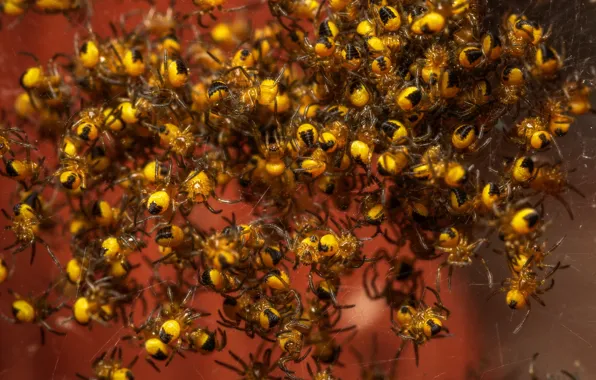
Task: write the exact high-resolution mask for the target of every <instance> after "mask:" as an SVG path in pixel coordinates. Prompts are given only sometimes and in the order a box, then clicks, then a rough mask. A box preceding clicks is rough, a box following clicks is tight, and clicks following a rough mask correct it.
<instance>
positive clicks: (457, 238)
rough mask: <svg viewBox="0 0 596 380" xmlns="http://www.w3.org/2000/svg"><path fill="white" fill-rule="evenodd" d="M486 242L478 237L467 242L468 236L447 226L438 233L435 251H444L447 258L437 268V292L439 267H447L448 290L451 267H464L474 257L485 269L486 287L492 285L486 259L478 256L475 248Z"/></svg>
mask: <svg viewBox="0 0 596 380" xmlns="http://www.w3.org/2000/svg"><path fill="white" fill-rule="evenodd" d="M485 243H488V240H487V239H478V240H476V241H475V242H473V243H469V239H468V236H466V235H464V234H462V233H460V231H458V230H457V229H456V228H454V227H449V228H446V229H444V230H443V231H442V232H441V234H440V235H439V244H438V246H437V247H436V249H437V251H439V252H442V253H446V254H447V259H445V261H444V262H442V263H441V264H440V265H439V267H438V268H437V282H436V287H437V292H440V291H441V290H440V284H441V269H443V268H445V267H449V276H448V278H447V284H448V287H449V291H451V277H452V275H453V269H454V268H455V267H464V266H468V265H470V264H472V258H476V259H478V260H480V261H481V262H482V265H484V268H485V269H486V273H487V277H488V287H489V288H492V286H493V276H492V274H491V272H490V269H489V268H488V265H487V264H486V261H485V260H484V259H483V258H482V257H480V256H479V255H478V254H477V253H476V250H477V249H478V248H479V247H480V246H481V245H482V244H485Z"/></svg>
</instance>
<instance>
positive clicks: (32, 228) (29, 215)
mask: <svg viewBox="0 0 596 380" xmlns="http://www.w3.org/2000/svg"><path fill="white" fill-rule="evenodd" d="M13 212H14V216H13V217H11V216H9V215H8V213H7V212H6V211H5V210H4V209H2V213H3V214H4V216H5V217H6V219H8V220H10V221H11V225H9V226H6V227H4V229H5V230H10V231H12V232H13V233H14V234H15V238H16V240H15V242H14V243H13V244H11V245H9V246H8V247H6V248H5V249H6V250H10V251H11V252H12V254H13V255H14V254H17V253H19V252H22V251H24V250H25V249H27V248H29V247H31V263H33V260H34V259H35V252H36V243H40V244H41V245H43V246H45V248H46V250H47V251H48V254H49V255H50V257H51V258H52V261H54V264H56V266H57V267H58V268H59V269H60V271H62V270H63V269H62V265H61V264H60V261H59V260H58V258H57V257H56V256H55V255H54V252H52V249H51V248H50V246H49V244H48V243H46V241H45V240H43V239H42V238H41V237H40V236H39V228H40V223H41V221H40V217H39V215H38V213H37V212H36V211H35V210H34V209H33V208H32V207H31V206H29V205H28V204H26V203H17V204H16V205H15V206H14V207H13Z"/></svg>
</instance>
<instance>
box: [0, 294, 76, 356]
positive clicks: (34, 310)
mask: <svg viewBox="0 0 596 380" xmlns="http://www.w3.org/2000/svg"><path fill="white" fill-rule="evenodd" d="M51 290H52V286H51V285H50V286H49V287H48V288H47V289H46V291H45V292H43V293H42V294H41V295H40V296H37V297H33V296H31V295H29V296H28V297H22V296H20V295H19V294H18V293H16V292H14V291H13V290H12V289H8V292H9V293H10V294H11V295H12V296H13V297H14V299H15V300H14V301H13V302H12V315H13V316H14V318H10V317H7V316H6V315H4V314H1V313H0V317H1V318H3V319H4V320H6V321H8V322H10V323H14V324H17V323H33V324H36V325H38V326H39V332H40V334H41V344H42V346H43V345H44V344H45V331H46V330H47V331H49V332H51V333H52V334H56V335H59V336H64V335H66V333H65V332H61V331H58V330H55V329H54V328H53V327H52V326H50V325H49V324H48V322H46V320H47V319H48V318H49V317H50V316H51V315H52V314H54V313H56V312H57V311H59V310H60V309H62V308H63V307H64V305H65V304H64V303H63V302H62V303H60V304H58V305H57V306H52V305H51V304H50V303H49V302H48V297H49V295H50V292H51Z"/></svg>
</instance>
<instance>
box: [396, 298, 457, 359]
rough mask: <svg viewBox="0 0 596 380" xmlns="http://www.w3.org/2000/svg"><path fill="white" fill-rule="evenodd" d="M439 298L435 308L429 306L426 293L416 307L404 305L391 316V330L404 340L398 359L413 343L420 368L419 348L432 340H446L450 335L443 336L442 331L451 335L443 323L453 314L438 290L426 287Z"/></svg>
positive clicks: (397, 355)
mask: <svg viewBox="0 0 596 380" xmlns="http://www.w3.org/2000/svg"><path fill="white" fill-rule="evenodd" d="M426 289H428V290H429V291H431V292H432V293H433V294H434V295H435V297H436V298H437V302H435V303H434V305H433V306H430V307H429V306H427V305H426V303H424V291H423V292H422V295H421V296H420V300H419V301H416V304H417V305H416V307H413V306H410V305H407V304H404V305H402V306H401V307H400V308H399V309H398V310H397V312H396V313H395V318H396V319H397V321H396V320H395V319H394V318H393V317H394V316H393V313H392V314H391V323H392V325H393V326H391V330H393V332H394V333H395V334H396V335H399V337H400V338H402V343H401V346H400V347H399V350H398V351H397V353H396V354H395V358H396V359H397V358H398V357H399V355H400V354H401V352H402V351H403V349H404V347H405V345H406V343H407V342H408V341H412V343H413V344H414V356H415V357H416V366H418V362H419V355H418V347H419V346H421V345H422V344H424V343H426V342H427V341H429V340H431V339H436V338H445V337H447V336H448V335H441V334H440V333H441V331H445V332H447V333H449V330H448V329H447V327H445V326H444V325H443V321H445V320H447V318H448V317H449V314H450V313H451V312H450V311H449V310H448V309H447V308H446V307H445V306H443V303H442V302H441V297H440V296H439V293H437V291H436V290H434V289H432V288H429V287H426Z"/></svg>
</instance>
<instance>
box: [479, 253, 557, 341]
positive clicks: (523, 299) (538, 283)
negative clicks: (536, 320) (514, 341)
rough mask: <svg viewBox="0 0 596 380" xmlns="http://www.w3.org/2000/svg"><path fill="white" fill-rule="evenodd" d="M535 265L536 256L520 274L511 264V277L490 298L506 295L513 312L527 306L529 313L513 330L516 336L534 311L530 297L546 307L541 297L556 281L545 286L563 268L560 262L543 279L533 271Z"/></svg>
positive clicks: (530, 259) (552, 280)
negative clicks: (499, 294)
mask: <svg viewBox="0 0 596 380" xmlns="http://www.w3.org/2000/svg"><path fill="white" fill-rule="evenodd" d="M533 264H534V256H532V257H531V258H529V259H528V261H527V262H526V263H525V264H524V266H523V267H522V268H521V270H520V271H519V272H516V271H515V270H514V269H513V267H512V264H511V263H509V269H510V270H511V277H509V278H506V279H505V280H503V282H502V283H501V287H500V288H499V289H496V290H495V291H494V292H493V293H492V294H491V295H490V296H489V298H490V297H492V296H494V295H495V294H497V293H501V292H502V293H506V296H505V300H506V302H507V305H508V306H509V307H510V308H511V309H513V310H520V309H522V308H524V307H526V306H527V308H528V311H527V312H526V315H525V316H524V318H523V319H522V321H521V322H520V323H519V325H517V327H516V328H515V330H513V333H514V334H517V333H518V332H519V331H520V330H521V328H522V326H523V325H524V323H525V322H526V320H527V319H528V316H529V315H530V312H531V311H532V308H531V304H530V297H531V298H533V299H534V300H536V302H538V303H539V304H540V305H542V306H546V304H545V303H544V301H543V300H542V299H541V298H540V296H541V295H542V294H544V293H546V292H548V291H549V290H551V289H552V288H553V286H555V280H554V279H551V281H550V284H549V285H547V286H545V284H546V283H547V280H548V279H549V278H550V277H552V276H553V275H554V274H555V272H556V271H557V270H558V269H560V267H561V263H560V262H558V263H557V265H555V266H554V267H553V268H552V269H551V270H550V272H548V273H547V274H546V275H545V276H544V277H543V278H538V275H537V274H536V272H534V271H533V268H532V266H533Z"/></svg>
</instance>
